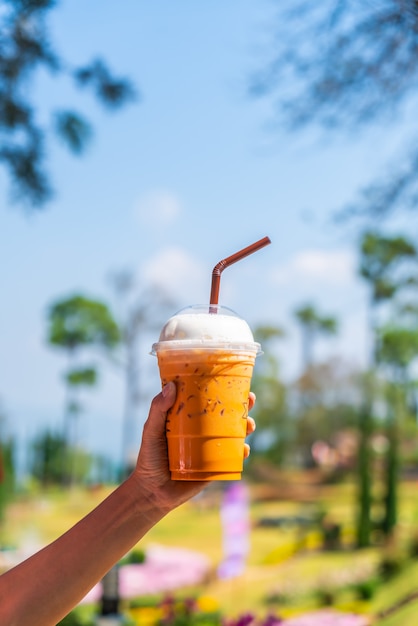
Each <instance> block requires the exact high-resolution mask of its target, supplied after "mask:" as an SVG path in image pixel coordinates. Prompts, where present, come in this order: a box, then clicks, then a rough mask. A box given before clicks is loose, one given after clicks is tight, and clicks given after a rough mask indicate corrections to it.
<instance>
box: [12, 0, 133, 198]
mask: <svg viewBox="0 0 418 626" xmlns="http://www.w3.org/2000/svg"><path fill="white" fill-rule="evenodd" d="M56 5H57V3H56V2H55V0H5V1H4V2H3V3H2V8H1V12H0V164H1V165H2V166H3V167H5V168H6V170H7V172H8V174H9V177H10V181H11V185H12V199H13V200H14V201H19V202H22V203H24V204H26V205H28V206H31V207H41V206H43V205H44V204H45V203H46V202H47V201H48V200H50V198H51V196H52V188H51V182H50V179H49V175H48V172H47V169H46V165H45V155H46V152H47V148H48V145H49V141H50V139H51V138H52V137H54V136H55V137H56V138H58V139H59V140H61V142H62V143H63V144H64V145H66V147H67V148H69V149H70V151H71V152H72V153H73V154H75V155H79V154H82V152H83V150H84V149H85V147H86V146H87V144H88V141H89V140H90V139H91V136H92V127H91V125H90V123H89V122H88V120H87V119H86V118H85V117H83V116H82V115H81V114H80V113H79V112H78V111H76V110H72V109H60V110H53V111H51V112H50V121H49V125H48V126H47V127H43V126H42V125H41V123H40V121H39V118H37V115H36V108H35V106H34V103H33V102H32V101H31V90H30V88H28V87H29V85H30V84H31V82H32V81H33V80H34V78H35V76H36V75H37V73H38V72H39V71H40V70H47V71H48V72H50V73H51V74H52V75H53V76H54V77H55V76H58V75H65V76H67V77H68V78H69V79H70V80H72V81H73V83H74V85H75V87H76V88H81V89H90V90H91V91H92V92H93V94H94V96H95V98H96V99H97V100H98V102H99V103H100V104H102V105H103V106H105V107H106V108H107V109H108V110H117V109H119V108H120V107H122V106H123V105H125V104H126V103H127V102H129V101H131V100H133V99H134V96H135V92H134V88H133V86H132V85H131V83H130V82H129V81H128V80H127V79H125V78H118V77H114V76H112V74H111V73H110V71H109V69H108V67H107V65H106V63H105V62H104V61H103V59H101V58H96V59H93V60H91V61H89V62H87V63H85V64H82V65H77V66H73V65H71V63H69V62H68V61H67V60H64V59H62V58H61V57H60V55H59V54H58V52H57V51H56V49H55V48H54V46H53V44H52V42H51V39H50V36H49V33H48V28H47V17H48V14H49V12H50V11H51V10H52V9H53V8H55V7H56Z"/></svg>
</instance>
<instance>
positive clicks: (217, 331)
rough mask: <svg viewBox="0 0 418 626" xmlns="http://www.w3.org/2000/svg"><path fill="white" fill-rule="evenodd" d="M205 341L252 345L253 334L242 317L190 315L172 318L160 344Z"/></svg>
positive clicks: (162, 333) (164, 328)
mask: <svg viewBox="0 0 418 626" xmlns="http://www.w3.org/2000/svg"><path fill="white" fill-rule="evenodd" d="M163 341H175V342H184V341H203V342H216V343H217V342H222V343H224V342H226V343H244V344H246V343H252V342H254V338H253V334H252V332H251V330H250V327H249V326H248V324H247V322H246V321H245V320H243V319H241V318H240V317H234V316H231V315H222V314H220V313H217V314H213V313H207V314H204V313H188V314H181V313H180V314H178V315H174V316H173V317H171V318H170V319H169V320H168V321H167V323H166V324H165V325H164V326H163V329H162V330H161V333H160V342H163Z"/></svg>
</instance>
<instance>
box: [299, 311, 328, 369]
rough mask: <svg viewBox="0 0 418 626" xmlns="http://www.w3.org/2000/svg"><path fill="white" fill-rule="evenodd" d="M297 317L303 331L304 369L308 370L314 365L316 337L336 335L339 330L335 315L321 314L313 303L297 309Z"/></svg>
mask: <svg viewBox="0 0 418 626" xmlns="http://www.w3.org/2000/svg"><path fill="white" fill-rule="evenodd" d="M295 317H296V319H297V321H298V322H299V325H300V328H301V331H302V354H303V356H302V371H306V370H307V369H308V368H309V367H310V366H311V365H312V357H313V354H312V353H313V344H314V341H315V339H316V338H317V337H318V336H320V335H334V334H335V333H336V332H337V321H336V319H335V318H333V317H328V316H322V315H320V314H319V313H318V312H317V311H316V310H315V308H314V307H313V306H312V305H311V304H307V305H305V306H302V307H300V308H298V309H296V311H295Z"/></svg>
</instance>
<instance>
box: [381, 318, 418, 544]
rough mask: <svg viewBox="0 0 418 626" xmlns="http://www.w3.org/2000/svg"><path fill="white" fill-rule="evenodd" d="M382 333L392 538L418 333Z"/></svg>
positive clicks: (387, 524) (387, 520) (387, 517)
mask: <svg viewBox="0 0 418 626" xmlns="http://www.w3.org/2000/svg"><path fill="white" fill-rule="evenodd" d="M379 334H380V342H379V352H378V360H379V363H381V364H382V365H387V366H388V367H389V369H390V373H389V385H388V389H387V406H388V411H387V413H388V414H387V419H386V422H387V425H386V430H387V439H388V442H389V446H388V451H387V458H386V492H385V495H384V516H383V520H382V529H383V531H384V533H385V534H386V535H391V533H392V532H393V530H394V528H395V526H396V523H397V518H398V515H397V502H398V497H397V495H398V494H397V492H398V487H397V486H398V472H399V444H400V429H401V424H402V421H403V419H404V418H405V416H406V414H407V412H408V402H407V400H408V393H409V392H410V390H411V387H412V386H414V387H415V384H416V383H415V381H412V380H411V372H410V368H411V365H412V364H413V363H414V361H415V360H416V359H417V357H418V331H417V329H416V327H415V326H414V327H413V328H407V327H402V326H393V325H387V326H384V327H383V328H381V329H380V331H379ZM413 393H414V391H413ZM414 417H415V416H414Z"/></svg>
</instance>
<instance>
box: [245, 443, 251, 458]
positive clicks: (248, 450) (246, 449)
mask: <svg viewBox="0 0 418 626" xmlns="http://www.w3.org/2000/svg"><path fill="white" fill-rule="evenodd" d="M249 456H250V446H249V445H248V443H244V459H248V457H249Z"/></svg>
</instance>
